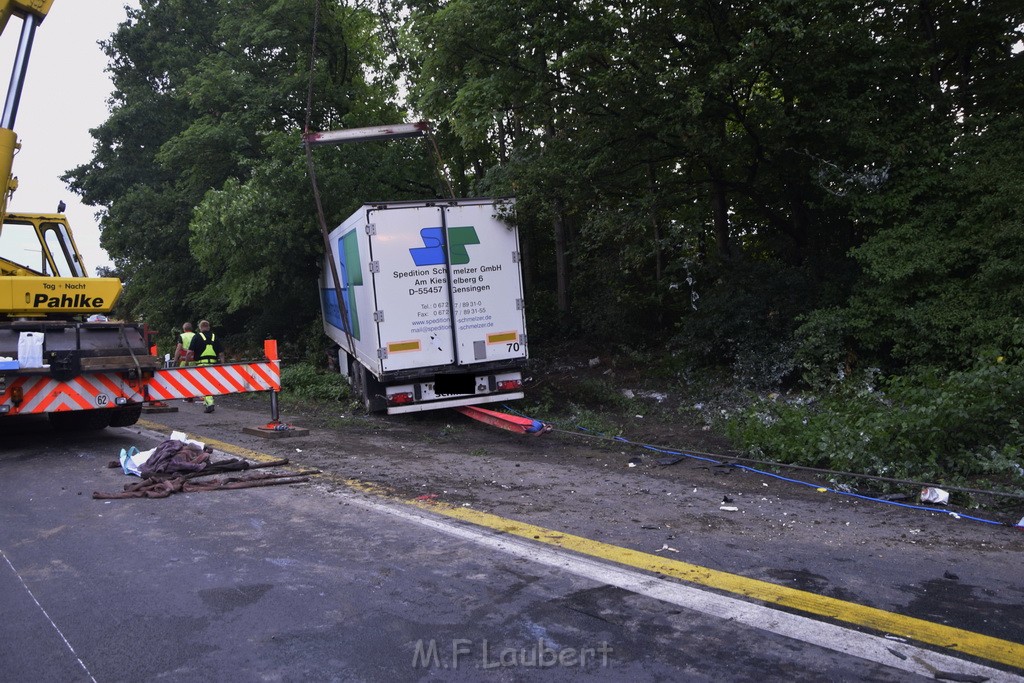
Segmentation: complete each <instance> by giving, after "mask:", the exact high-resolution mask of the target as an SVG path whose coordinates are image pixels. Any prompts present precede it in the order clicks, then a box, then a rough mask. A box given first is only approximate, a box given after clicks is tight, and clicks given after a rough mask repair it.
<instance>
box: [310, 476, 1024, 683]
mask: <svg viewBox="0 0 1024 683" xmlns="http://www.w3.org/2000/svg"><path fill="white" fill-rule="evenodd" d="M330 493H332V494H334V495H340V496H343V497H345V498H346V499H347V500H348V501H350V502H352V503H353V504H356V505H359V506H361V507H364V508H368V509H370V510H374V511H376V512H381V513H384V514H387V515H391V516H393V517H398V518H401V519H404V520H406V521H409V522H413V523H415V524H419V525H422V526H425V527H429V528H431V529H434V530H435V531H439V532H441V533H444V534H448V535H450V536H455V537H457V538H461V539H463V540H467V541H470V542H472V543H476V544H478V545H482V546H486V547H488V548H492V549H494V550H498V551H501V552H503V553H507V554H509V555H513V556H515V557H520V558H523V559H526V560H530V561H532V562H536V563H538V564H542V565H545V566H548V567H554V568H556V569H560V570H562V571H566V572H569V573H571V574H575V575H577V576H581V577H584V578H588V579H591V580H593V581H597V582H599V583H605V584H608V585H611V586H616V587H618V588H622V589H624V590H628V591H631V592H633V593H637V594H639V595H644V596H647V597H651V598H654V599H656V600H661V601H662V602H667V603H670V604H673V605H678V606H680V607H685V608H687V609H691V610H694V611H696V612H700V613H702V614H706V615H708V616H712V617H715V618H717V619H724V620H727V621H735V622H738V623H741V624H744V625H747V626H751V627H753V628H756V629H760V630H762V631H768V632H769V633H774V634H777V635H781V636H785V637H787V638H793V639H794V640H799V641H801V642H805V643H809V644H811V645H816V646H818V647H822V648H825V649H828V650H832V651H835V652H840V653H843V654H846V655H850V656H853V657H859V658H861V659H865V660H867V661H871V662H876V663H878V664H882V665H884V666H888V667H892V668H894V669H899V670H901V671H907V672H909V673H913V674H917V675H920V676H925V677H927V678H934V677H935V674H936V673H938V672H945V673H954V674H960V675H966V676H982V677H984V678H986V679H988V680H989V681H995V682H1002V681H1006V682H1018V683H1019V682H1021V681H1024V677H1021V676H1016V675H1014V674H1012V673H1008V672H1006V671H1000V670H999V669H993V668H992V667H988V666H984V665H982V664H976V663H974V662H969V661H966V660H963V659H958V658H956V657H952V656H949V655H946V654H942V653H938V652H933V651H931V650H925V649H923V648H919V647H917V646H914V645H909V644H907V643H905V642H904V641H903V640H902V639H892V640H890V639H887V638H883V637H881V636H876V635H872V634H869V633H861V632H860V631H855V630H853V629H849V628H845V627H842V626H837V625H835V624H829V623H826V622H822V621H817V620H814V619H811V618H808V617H803V616H800V615H796V614H790V613H788V612H783V611H780V610H777V609H773V608H772V607H769V606H767V605H760V604H756V603H751V602H746V601H744V600H740V599H737V598H733V597H730V596H726V595H719V594H717V593H712V592H710V591H707V590H702V589H700V588H694V587H691V586H687V585H683V584H680V583H677V582H675V581H673V580H669V579H660V578H658V577H655V576H651V575H649V574H645V573H642V572H638V571H634V570H631V569H625V568H622V567H618V566H614V565H611V564H606V563H604V562H600V561H597V560H594V559H592V558H589V557H585V556H582V555H577V554H575V553H571V552H568V551H560V550H557V549H555V548H552V547H550V546H546V545H541V544H535V543H530V542H529V541H527V540H525V539H519V538H515V537H511V536H506V535H504V534H500V533H498V532H495V531H492V530H489V529H482V528H479V527H473V526H469V525H467V524H464V523H462V522H457V521H451V520H447V519H444V518H441V517H435V516H432V515H429V514H428V513H425V512H421V511H419V510H415V509H411V508H408V507H404V506H401V505H400V504H389V503H384V502H379V501H375V500H371V499H369V498H367V497H366V495H365V494H361V493H349V492H345V491H337V490H335V491H330Z"/></svg>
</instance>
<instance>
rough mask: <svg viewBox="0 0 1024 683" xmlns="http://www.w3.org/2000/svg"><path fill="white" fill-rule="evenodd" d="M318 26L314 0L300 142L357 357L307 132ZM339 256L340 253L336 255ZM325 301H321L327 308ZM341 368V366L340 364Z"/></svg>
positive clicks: (347, 331) (344, 326) (352, 353)
mask: <svg viewBox="0 0 1024 683" xmlns="http://www.w3.org/2000/svg"><path fill="white" fill-rule="evenodd" d="M319 27H320V0H316V8H315V10H314V13H313V36H312V40H311V43H310V48H309V85H308V87H307V89H306V121H305V123H304V124H303V128H302V132H303V136H302V142H303V147H304V148H305V151H306V168H307V169H308V171H309V181H310V183H311V184H312V187H313V201H314V202H315V203H316V216H317V221H318V222H319V224H320V235H321V236H322V237H323V241H324V254H325V255H326V256H327V262H328V263H329V264H330V266H331V278H332V280H333V284H334V291H335V294H336V295H337V299H338V311H339V312H340V314H341V328H342V331H343V332H344V333H345V340H346V341H347V342H348V353H349V356H350V357H351V358H353V359H354V358H355V357H356V348H355V342H354V341H353V338H352V331H351V326H350V324H349V319H348V309H347V307H346V306H345V297H344V296H343V295H342V288H341V278H340V277H339V276H338V266H337V264H336V263H335V259H334V252H333V250H332V249H331V236H330V231H329V230H328V228H327V219H326V218H325V217H324V206H323V202H322V201H321V199H320V186H319V184H318V183H317V180H316V166H315V164H314V163H313V148H312V146H311V145H310V142H309V138H308V136H307V135H306V134H307V133H309V124H310V119H311V118H312V116H313V70H314V67H315V65H316V38H317V32H318V30H319ZM338 257H339V258H340V257H341V254H339V255H338ZM326 307H327V302H326V301H325V302H324V308H325V312H326ZM339 370H340V368H339Z"/></svg>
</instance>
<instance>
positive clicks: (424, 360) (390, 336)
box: [367, 205, 455, 372]
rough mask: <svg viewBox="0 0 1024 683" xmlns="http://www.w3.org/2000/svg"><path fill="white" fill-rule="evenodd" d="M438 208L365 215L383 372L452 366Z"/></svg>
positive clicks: (404, 208)
mask: <svg viewBox="0 0 1024 683" xmlns="http://www.w3.org/2000/svg"><path fill="white" fill-rule="evenodd" d="M441 221H442V217H441V209H440V208H439V207H437V206H400V205H399V206H392V207H388V206H384V207H382V208H374V209H370V210H369V211H368V212H367V222H368V224H369V225H370V226H371V227H370V230H369V235H370V237H369V244H370V260H371V263H372V264H373V265H372V268H373V269H376V270H377V272H376V273H374V274H373V283H374V284H373V288H374V297H375V300H376V306H375V312H374V317H375V318H376V324H377V330H378V337H377V338H378V339H379V340H380V344H381V348H380V351H379V355H380V356H381V367H382V369H383V370H384V371H385V372H388V371H393V370H407V369H411V368H421V367H431V366H443V365H451V364H452V363H454V362H455V350H454V342H453V338H452V324H451V315H450V313H449V305H450V304H451V302H450V300H449V297H448V295H449V292H448V268H447V265H446V263H445V256H444V241H443V237H442V236H441V235H442V232H443V230H442V223H441Z"/></svg>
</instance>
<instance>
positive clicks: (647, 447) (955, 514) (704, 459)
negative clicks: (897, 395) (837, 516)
mask: <svg viewBox="0 0 1024 683" xmlns="http://www.w3.org/2000/svg"><path fill="white" fill-rule="evenodd" d="M505 409H506V410H509V411H510V412H515V411H514V410H512V409H511V408H509V407H508V406H505ZM520 415H521V416H522V417H527V416H526V415H522V414H521V413H520ZM576 429H577V430H579V431H582V432H590V433H593V434H596V435H598V436H602V437H604V438H612V439H614V440H615V441H619V442H621V443H624V444H628V445H630V446H636V447H638V448H643V449H645V450H648V451H654V452H655V453H663V454H665V455H677V456H680V457H683V458H689V459H690V460H700V461H702V462H709V463H713V464H716V465H723V466H726V467H734V468H736V469H740V470H745V471H747V472H751V473H753V474H760V475H762V476H765V477H772V478H774V479H778V480H780V481H786V482H789V483H791V484H799V485H800V486H809V487H811V488H814V489H820V488H824V489H825V491H826V492H828V493H835V494H838V495H840V496H849V497H851V498H859V499H860V500H866V501H870V502H872V503H884V504H886V505H893V506H896V507H901V508H907V509H910V510H923V511H925V512H938V513H941V514H944V515H949V516H950V517H953V518H955V519H969V520H971V521H972V522H981V523H982V524H991V525H994V526H1012V525H1009V524H1006V523H1004V522H997V521H995V520H991V519H984V518H982V517H974V516H972V515H966V514H963V513H960V512H953V511H952V510H942V509H940V508H933V507H927V506H924V505H911V504H909V503H900V502H898V501H895V500H885V499H884V498H874V497H872V496H865V495H862V494H860V493H851V492H849V491H840V490H839V489H834V488H829V487H821V486H819V485H818V484H812V483H811V482H807V481H801V480H799V479H793V478H791V477H783V476H782V475H779V474H774V473H772V472H766V471H764V470H759V469H756V468H754V467H750V466H748V465H740V464H737V463H726V462H722V461H721V460H717V459H715V458H708V457H704V456H700V455H693V454H692V453H684V452H682V451H670V450H667V449H664V448H658V447H657V446H652V445H650V444H643V443H637V442H635V441H630V440H629V439H627V438H625V437H621V436H615V437H608V436H607V435H605V434H600V433H599V432H594V431H593V430H591V429H587V428H585V427H580V426H578V425H577V427H576Z"/></svg>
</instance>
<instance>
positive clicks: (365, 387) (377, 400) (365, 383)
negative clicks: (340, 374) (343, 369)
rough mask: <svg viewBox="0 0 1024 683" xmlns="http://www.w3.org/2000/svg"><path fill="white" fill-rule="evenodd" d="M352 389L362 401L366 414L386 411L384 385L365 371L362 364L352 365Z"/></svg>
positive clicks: (386, 401)
mask: <svg viewBox="0 0 1024 683" xmlns="http://www.w3.org/2000/svg"><path fill="white" fill-rule="evenodd" d="M353 366H354V367H353V369H352V389H353V391H354V392H355V394H356V396H358V397H359V398H361V399H362V401H363V406H364V407H365V408H366V412H368V413H380V412H383V411H385V410H387V407H388V400H387V397H386V396H385V394H384V385H383V384H381V383H380V382H379V381H377V378H376V377H374V376H373V374H372V373H371V372H370V371H369V370H367V369H366V368H365V367H364V366H363V365H362V363H358V362H356V363H353Z"/></svg>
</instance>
